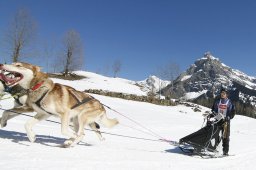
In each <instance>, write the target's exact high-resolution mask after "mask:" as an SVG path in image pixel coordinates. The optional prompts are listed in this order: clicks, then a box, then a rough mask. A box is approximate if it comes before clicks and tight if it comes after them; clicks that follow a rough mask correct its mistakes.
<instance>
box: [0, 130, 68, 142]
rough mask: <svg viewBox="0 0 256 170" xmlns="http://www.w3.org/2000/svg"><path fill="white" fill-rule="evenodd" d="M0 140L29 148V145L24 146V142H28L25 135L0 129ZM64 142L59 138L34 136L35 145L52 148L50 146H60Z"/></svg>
mask: <svg viewBox="0 0 256 170" xmlns="http://www.w3.org/2000/svg"><path fill="white" fill-rule="evenodd" d="M0 138H3V139H10V140H11V141H12V142H14V143H18V144H21V145H27V146H29V145H28V144H25V143H24V142H30V141H29V139H28V137H27V134H26V133H21V132H15V131H7V130H1V129H0ZM65 140H66V139H64V138H59V137H53V136H46V135H36V141H35V143H39V144H42V145H46V146H53V145H52V144H55V145H56V144H58V145H61V144H63V143H64V141H65Z"/></svg>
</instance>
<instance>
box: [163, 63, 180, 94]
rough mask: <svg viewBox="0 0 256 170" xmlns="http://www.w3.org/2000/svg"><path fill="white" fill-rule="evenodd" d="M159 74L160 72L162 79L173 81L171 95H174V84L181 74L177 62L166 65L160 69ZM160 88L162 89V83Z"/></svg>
mask: <svg viewBox="0 0 256 170" xmlns="http://www.w3.org/2000/svg"><path fill="white" fill-rule="evenodd" d="M158 72H159V76H160V78H162V79H165V80H169V81H171V93H172V90H173V82H174V80H175V79H176V78H177V77H178V76H179V74H180V73H181V71H180V67H179V65H178V64H176V63H175V62H169V63H167V64H166V65H164V66H162V67H160V68H159V71H158ZM159 87H160V88H161V82H160V84H159ZM159 92H161V89H159Z"/></svg>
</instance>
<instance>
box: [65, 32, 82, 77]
mask: <svg viewBox="0 0 256 170" xmlns="http://www.w3.org/2000/svg"><path fill="white" fill-rule="evenodd" d="M63 45H64V55H63V59H64V75H67V74H68V73H69V72H70V71H74V70H77V69H81V68H82V67H83V65H84V53H83V43H82V40H81V37H80V34H79V33H77V32H76V31H74V30H70V31H68V32H67V33H66V34H65V36H64V39H63Z"/></svg>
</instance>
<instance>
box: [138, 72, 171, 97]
mask: <svg viewBox="0 0 256 170" xmlns="http://www.w3.org/2000/svg"><path fill="white" fill-rule="evenodd" d="M137 83H138V84H139V85H140V86H141V87H142V90H143V91H146V92H149V91H152V92H154V93H157V92H158V91H160V90H161V89H163V88H165V87H166V86H167V85H168V84H170V83H171V82H170V81H167V80H162V79H160V78H158V77H157V76H154V75H152V76H149V77H148V78H147V79H145V80H143V81H138V82H137Z"/></svg>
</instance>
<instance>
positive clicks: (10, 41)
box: [1, 8, 122, 77]
mask: <svg viewBox="0 0 256 170" xmlns="http://www.w3.org/2000/svg"><path fill="white" fill-rule="evenodd" d="M37 36H38V24H37V22H36V20H35V19H34V18H33V16H32V15H31V14H30V12H29V11H28V10H27V9H24V8H22V9H18V10H17V11H16V13H15V14H14V16H13V17H12V18H11V19H10V23H9V25H8V26H7V27H6V28H5V31H3V36H2V37H1V42H2V43H1V46H2V47H1V48H2V51H5V53H6V57H1V58H2V59H3V60H4V61H2V62H7V61H10V62H18V61H24V60H31V58H32V57H35V56H40V54H38V52H36V50H35V48H34V46H35V42H36V38H37ZM55 44H61V47H60V49H59V50H58V51H57V50H56V49H54V48H55ZM41 49H43V52H42V54H41V55H42V57H40V58H41V59H40V60H44V62H45V63H46V67H47V70H48V71H49V69H48V67H50V68H52V70H51V71H52V72H63V74H64V75H68V74H69V73H70V72H71V71H74V70H79V69H83V68H84V66H85V55H84V43H83V40H82V38H81V35H80V34H79V32H77V31H76V30H74V29H70V30H68V31H66V33H65V34H64V35H63V37H62V42H61V43H58V42H52V43H51V45H49V44H45V45H44V47H41ZM37 58H39V57H37ZM49 60H51V63H49ZM121 65H122V64H121V61H120V60H116V61H114V63H113V65H112V70H113V76H114V77H116V76H117V74H118V73H119V72H120V71H121Z"/></svg>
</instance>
